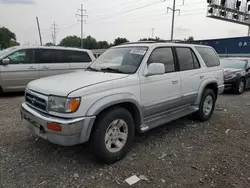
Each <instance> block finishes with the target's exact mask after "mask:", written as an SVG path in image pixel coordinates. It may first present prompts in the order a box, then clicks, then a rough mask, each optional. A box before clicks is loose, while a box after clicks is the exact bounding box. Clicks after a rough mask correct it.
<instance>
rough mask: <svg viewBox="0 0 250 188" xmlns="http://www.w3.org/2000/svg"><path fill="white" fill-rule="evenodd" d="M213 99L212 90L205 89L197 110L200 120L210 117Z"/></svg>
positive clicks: (213, 103)
mask: <svg viewBox="0 0 250 188" xmlns="http://www.w3.org/2000/svg"><path fill="white" fill-rule="evenodd" d="M215 100H216V99H215V93H214V91H213V90H212V89H205V90H204V92H203V94H202V97H201V101H200V105H199V111H198V112H197V115H198V117H199V119H200V120H201V121H207V120H209V119H210V118H211V116H212V114H213V112H214V108H215Z"/></svg>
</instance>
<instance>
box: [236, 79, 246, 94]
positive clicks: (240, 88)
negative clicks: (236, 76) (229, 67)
mask: <svg viewBox="0 0 250 188" xmlns="http://www.w3.org/2000/svg"><path fill="white" fill-rule="evenodd" d="M244 90H245V80H244V79H243V78H241V79H240V80H239V82H238V83H237V84H236V87H235V89H234V92H235V93H236V94H238V95H240V94H242V93H243V92H244Z"/></svg>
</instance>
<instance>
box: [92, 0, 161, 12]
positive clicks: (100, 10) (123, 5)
mask: <svg viewBox="0 0 250 188" xmlns="http://www.w3.org/2000/svg"><path fill="white" fill-rule="evenodd" d="M141 1H142V0H141ZM143 1H144V2H143V4H142V2H139V3H138V0H137V1H136V2H135V1H134V0H132V1H129V2H126V3H122V4H117V5H116V6H111V7H108V8H105V9H97V10H96V9H95V10H94V11H95V12H99V13H100V12H104V11H105V12H110V10H112V11H113V10H117V8H120V7H122V8H123V10H125V11H126V9H131V8H134V7H137V6H143V5H145V0H143ZM155 1H156V0H153V1H152V0H151V1H148V2H146V4H149V3H153V2H155ZM126 5H128V6H126ZM131 5H132V6H131ZM101 14H102V13H100V14H99V15H101ZM92 15H93V14H92ZM94 15H95V14H94Z"/></svg>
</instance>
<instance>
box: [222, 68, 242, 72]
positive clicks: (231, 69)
mask: <svg viewBox="0 0 250 188" xmlns="http://www.w3.org/2000/svg"><path fill="white" fill-rule="evenodd" d="M223 70H224V72H241V71H244V70H243V69H235V68H224V69H223Z"/></svg>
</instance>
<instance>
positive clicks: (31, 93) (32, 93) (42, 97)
mask: <svg viewBox="0 0 250 188" xmlns="http://www.w3.org/2000/svg"><path fill="white" fill-rule="evenodd" d="M27 93H28V94H30V95H33V96H34V97H37V98H40V99H43V100H45V105H46V110H45V111H44V110H42V109H40V108H37V107H36V106H34V105H33V104H32V103H29V102H27V101H26V97H27V96H26V95H27ZM48 100H49V96H46V95H43V94H40V93H37V92H34V91H32V90H30V89H28V90H26V92H25V102H26V103H27V104H28V105H29V106H30V107H32V108H34V109H36V110H39V111H40V112H45V113H47V112H48ZM38 103H39V102H38ZM40 104H41V103H40Z"/></svg>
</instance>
